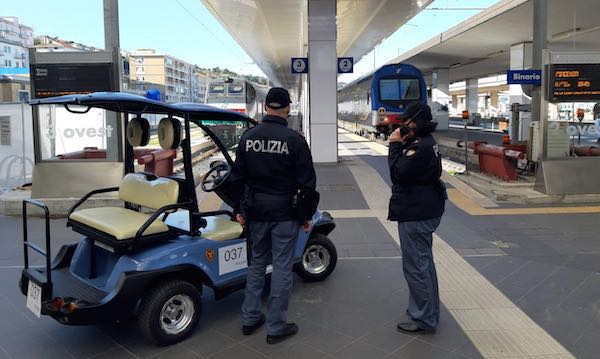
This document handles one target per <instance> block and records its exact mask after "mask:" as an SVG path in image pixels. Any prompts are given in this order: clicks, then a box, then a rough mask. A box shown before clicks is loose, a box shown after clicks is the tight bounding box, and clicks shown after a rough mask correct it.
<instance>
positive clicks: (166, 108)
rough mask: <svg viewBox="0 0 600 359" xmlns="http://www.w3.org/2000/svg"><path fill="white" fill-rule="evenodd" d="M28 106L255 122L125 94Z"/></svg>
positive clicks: (226, 112) (81, 96)
mask: <svg viewBox="0 0 600 359" xmlns="http://www.w3.org/2000/svg"><path fill="white" fill-rule="evenodd" d="M29 104H31V105H65V106H67V107H69V105H71V106H72V107H71V108H70V109H71V110H72V111H73V112H78V113H85V112H87V109H80V108H74V107H76V106H82V107H89V108H92V107H94V108H102V109H105V110H109V111H115V112H127V113H132V114H143V113H156V114H169V115H173V116H180V117H185V115H189V116H190V118H192V119H193V120H198V121H208V120H210V121H242V122H251V123H255V121H254V120H253V119H251V118H249V117H248V116H246V115H244V114H241V113H239V112H235V111H229V110H225V109H221V108H217V107H214V106H209V105H203V104H197V103H174V104H167V103H164V102H161V101H156V100H151V99H148V98H145V97H143V96H138V95H133V94H130V93H125V92H94V93H90V94H75V95H64V96H56V97H47V98H41V99H32V100H31V101H29Z"/></svg>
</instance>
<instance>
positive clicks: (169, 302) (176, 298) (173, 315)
mask: <svg viewBox="0 0 600 359" xmlns="http://www.w3.org/2000/svg"><path fill="white" fill-rule="evenodd" d="M200 313H201V295H200V292H199V291H198V289H197V288H196V286H194V285H193V284H191V283H189V282H186V281H182V280H174V281H169V282H163V283H161V284H159V285H157V286H156V287H154V288H152V289H151V290H150V291H149V292H148V294H147V295H146V296H145V297H144V299H143V300H142V304H141V307H140V315H139V318H138V324H139V326H140V330H141V331H142V333H143V334H144V335H145V336H146V337H147V338H148V339H150V340H152V341H154V342H155V343H156V344H158V345H170V344H174V343H177V342H180V341H182V340H184V339H185V338H187V337H188V336H189V335H190V334H191V333H192V331H193V330H194V328H195V327H196V325H197V324H198V320H199V319H200Z"/></svg>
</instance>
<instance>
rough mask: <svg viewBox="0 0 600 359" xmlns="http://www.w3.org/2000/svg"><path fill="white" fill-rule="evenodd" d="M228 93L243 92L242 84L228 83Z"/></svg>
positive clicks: (236, 93)
mask: <svg viewBox="0 0 600 359" xmlns="http://www.w3.org/2000/svg"><path fill="white" fill-rule="evenodd" d="M228 93H229V94H230V95H239V94H242V93H244V86H243V85H241V84H230V85H229V88H228Z"/></svg>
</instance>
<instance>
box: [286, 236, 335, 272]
mask: <svg viewBox="0 0 600 359" xmlns="http://www.w3.org/2000/svg"><path fill="white" fill-rule="evenodd" d="M336 263H337V251H336V250H335V246H334V245H333V243H332V242H331V240H330V239H329V238H327V236H325V235H323V234H320V233H313V235H312V236H311V237H310V238H309V239H308V242H307V243H306V247H305V248H304V252H303V253H302V260H301V261H300V263H297V264H296V265H295V266H294V271H295V272H296V274H297V275H298V276H299V277H300V278H302V279H303V280H305V281H306V282H320V281H322V280H324V279H325V278H327V277H329V275H330V274H331V272H333V270H334V269H335V265H336Z"/></svg>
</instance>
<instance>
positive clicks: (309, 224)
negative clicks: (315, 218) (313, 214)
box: [302, 221, 312, 232]
mask: <svg viewBox="0 0 600 359" xmlns="http://www.w3.org/2000/svg"><path fill="white" fill-rule="evenodd" d="M302 229H304V231H305V232H310V230H311V229H312V221H305V222H304V224H303V225H302Z"/></svg>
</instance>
